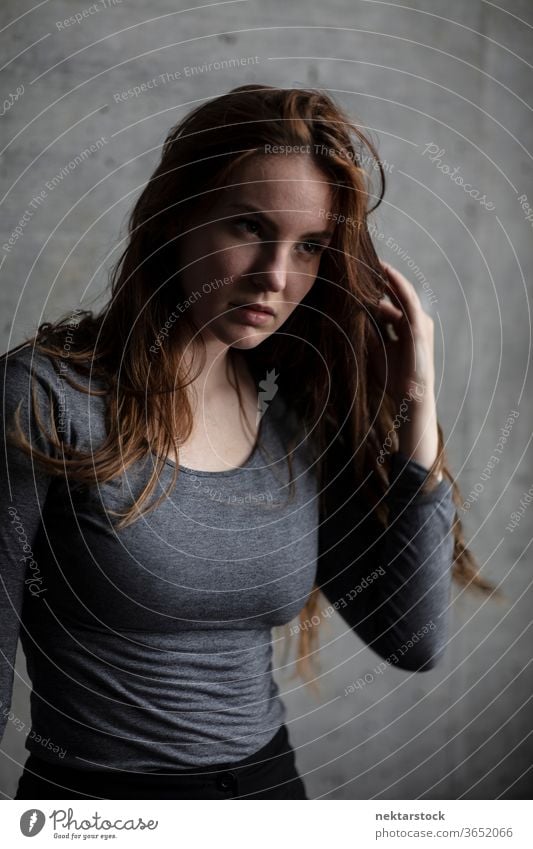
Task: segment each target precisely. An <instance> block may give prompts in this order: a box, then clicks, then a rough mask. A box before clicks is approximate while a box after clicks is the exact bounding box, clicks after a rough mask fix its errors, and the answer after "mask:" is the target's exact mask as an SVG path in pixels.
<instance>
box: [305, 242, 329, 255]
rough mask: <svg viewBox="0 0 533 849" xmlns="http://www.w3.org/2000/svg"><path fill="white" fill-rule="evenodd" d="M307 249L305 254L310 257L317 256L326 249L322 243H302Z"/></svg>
mask: <svg viewBox="0 0 533 849" xmlns="http://www.w3.org/2000/svg"><path fill="white" fill-rule="evenodd" d="M301 244H302V245H303V247H304V248H305V250H304V253H305V254H308V255H309V256H315V254H318V253H320V252H321V251H323V250H324V249H325V247H326V246H325V245H322V244H320V242H302V243H301Z"/></svg>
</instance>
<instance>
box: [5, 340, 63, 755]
mask: <svg viewBox="0 0 533 849" xmlns="http://www.w3.org/2000/svg"><path fill="white" fill-rule="evenodd" d="M30 362H31V350H30V351H29V353H28V352H27V351H26V349H22V350H21V351H17V352H16V353H14V354H11V355H9V356H8V355H6V354H4V355H3V356H2V357H1V358H0V399H1V415H0V421H1V425H0V433H1V439H0V480H1V486H0V517H1V519H0V740H1V738H2V736H3V733H4V730H5V726H6V723H7V714H8V712H9V708H10V705H11V698H12V689H13V677H14V666H15V658H16V651H17V642H18V637H19V632H20V624H21V622H20V620H21V613H22V605H23V601H24V594H25V591H26V592H31V593H32V594H33V595H39V594H42V593H43V592H44V591H45V588H44V587H43V579H42V575H41V573H40V569H39V564H38V563H37V562H36V560H35V559H34V557H33V544H34V540H35V537H36V534H37V531H38V528H39V525H40V522H41V515H42V508H43V506H44V503H45V499H46V496H47V492H48V490H49V485H50V482H51V478H50V477H49V476H48V475H46V473H44V472H43V470H42V467H41V466H40V465H39V464H37V462H36V461H35V460H32V458H31V457H29V456H27V455H26V454H24V453H23V452H22V451H21V450H20V449H19V448H18V447H16V446H14V445H12V444H11V443H10V442H9V440H8V433H9V431H10V430H12V428H13V425H14V414H15V410H16V409H17V407H18V405H19V403H20V413H19V420H20V424H21V427H22V429H23V432H24V434H25V436H26V438H27V439H29V441H30V442H31V444H32V445H33V446H34V447H36V448H38V449H40V450H43V451H45V452H46V453H47V454H48V455H49V456H52V450H51V446H50V445H49V443H48V441H47V440H46V439H45V438H44V437H43V436H42V435H41V434H40V433H39V429H38V425H37V419H36V416H35V410H34V407H33V402H32V391H31V387H32V380H31V372H30ZM50 367H51V368H52V366H50ZM35 385H36V390H35V391H36V397H37V400H38V404H39V408H38V412H39V414H40V416H41V419H42V421H43V423H44V425H45V427H46V428H47V429H48V430H49V428H50V420H49V414H50V409H51V404H50V400H49V394H48V390H49V388H50V381H49V380H47V379H46V377H45V374H44V372H43V370H42V368H41V369H39V375H38V376H37V377H36V379H35ZM52 395H53V396H54V395H56V391H55V387H53V385H52ZM56 398H57V395H56Z"/></svg>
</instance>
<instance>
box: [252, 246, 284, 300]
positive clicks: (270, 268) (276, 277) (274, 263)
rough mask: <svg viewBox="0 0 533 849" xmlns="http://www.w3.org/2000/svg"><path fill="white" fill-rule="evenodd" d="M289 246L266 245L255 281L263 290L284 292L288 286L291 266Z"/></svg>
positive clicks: (256, 271)
mask: <svg viewBox="0 0 533 849" xmlns="http://www.w3.org/2000/svg"><path fill="white" fill-rule="evenodd" d="M288 254H289V246H287V245H283V243H279V242H276V243H271V244H267V245H264V251H262V252H261V257H260V258H259V260H258V264H257V268H256V269H255V273H254V275H253V276H254V279H256V280H257V283H258V285H259V286H261V288H262V289H265V290H270V291H272V292H282V291H283V290H284V289H285V287H286V285H287V275H288V266H289V255H288Z"/></svg>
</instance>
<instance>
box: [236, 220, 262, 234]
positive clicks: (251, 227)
mask: <svg viewBox="0 0 533 849" xmlns="http://www.w3.org/2000/svg"><path fill="white" fill-rule="evenodd" d="M235 226H236V227H238V228H239V229H243V230H247V231H248V232H249V233H257V231H258V230H259V224H258V223H257V222H256V221H253V220H252V219H251V218H238V219H237V220H236V221H235Z"/></svg>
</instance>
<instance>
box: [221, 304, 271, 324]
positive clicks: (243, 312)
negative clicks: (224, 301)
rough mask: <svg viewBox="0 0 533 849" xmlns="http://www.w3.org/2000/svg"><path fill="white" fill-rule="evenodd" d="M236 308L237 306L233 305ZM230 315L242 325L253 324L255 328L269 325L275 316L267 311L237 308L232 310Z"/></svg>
mask: <svg viewBox="0 0 533 849" xmlns="http://www.w3.org/2000/svg"><path fill="white" fill-rule="evenodd" d="M231 306H233V307H236V304H231ZM230 315H232V316H234V317H235V318H236V319H237V321H239V322H240V323H241V324H252V325H254V326H258V325H263V324H267V323H268V322H269V321H271V320H272V319H273V318H274V316H273V315H272V313H271V312H266V310H260V309H253V308H252V307H237V308H236V309H233V310H231V313H230Z"/></svg>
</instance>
